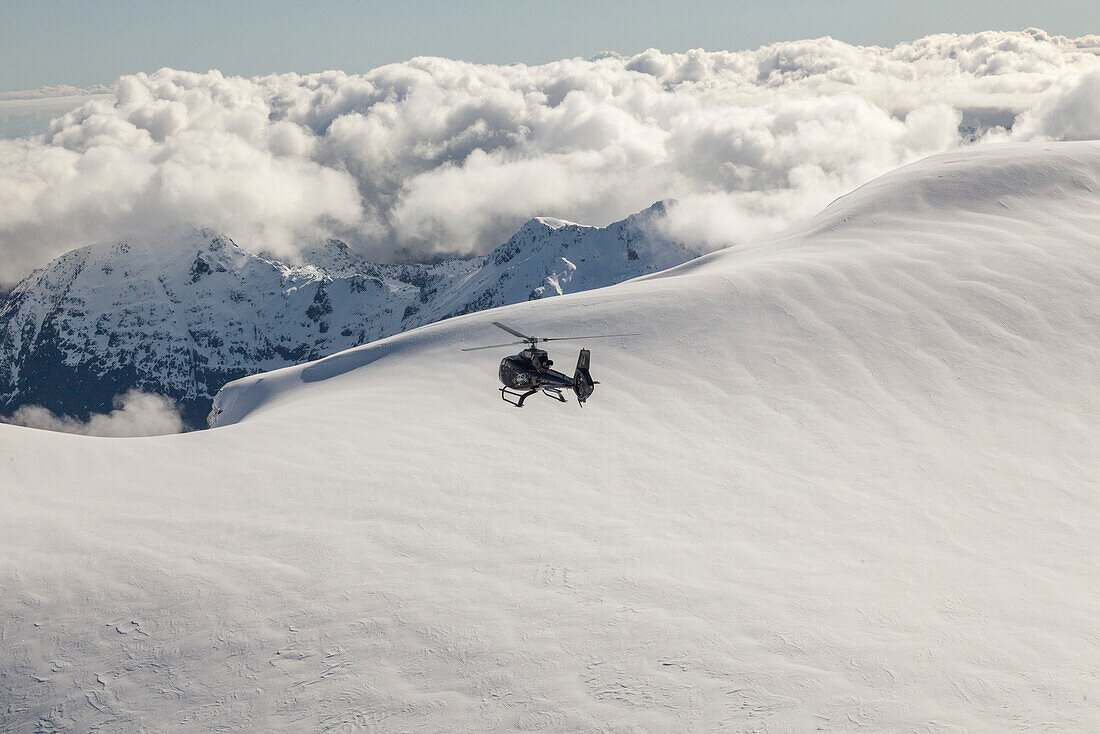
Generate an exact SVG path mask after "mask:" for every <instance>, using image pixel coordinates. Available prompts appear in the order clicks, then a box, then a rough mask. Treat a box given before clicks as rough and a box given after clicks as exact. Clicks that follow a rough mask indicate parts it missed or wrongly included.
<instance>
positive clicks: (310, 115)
mask: <svg viewBox="0 0 1100 734" xmlns="http://www.w3.org/2000/svg"><path fill="white" fill-rule="evenodd" d="M1097 47H1100V38H1097V37H1086V38H1078V39H1068V38H1064V37H1059V36H1050V35H1048V34H1046V33H1044V32H1042V31H1038V30H1034V29H1032V30H1028V31H1025V32H1013V33H1002V32H986V33H978V34H971V35H953V34H944V35H936V36H930V37H927V38H922V39H919V40H917V41H913V42H909V43H902V44H899V45H898V46H896V47H894V48H882V47H858V46H851V45H848V44H845V43H841V42H839V41H835V40H833V39H829V38H822V39H816V40H807V41H797V42H790V43H778V44H773V45H770V46H765V47H763V48H760V49H757V50H755V51H742V52H724V51H719V52H705V51H690V52H687V53H662V52H660V51H656V50H649V51H646V52H644V53H641V54H638V55H636V56H634V57H629V58H627V57H620V56H616V55H613V54H605V55H601V56H600V57H598V58H593V59H588V60H584V59H569V60H563V61H558V62H553V63H549V64H544V65H541V66H525V65H521V64H516V65H510V66H495V65H481V64H470V63H464V62H460V61H453V60H448V59H440V58H417V59H413V60H411V61H408V62H406V63H401V64H393V65H390V66H384V67H380V68H378V69H375V70H373V71H371V72H369V73H366V74H361V75H349V74H345V73H342V72H338V71H331V72H324V73H319V74H310V75H305V76H300V75H297V74H284V75H277V76H266V77H257V78H253V79H244V78H238V77H226V76H223V75H222V74H221V73H219V72H217V71H210V72H207V73H205V74H196V73H190V72H184V71H176V70H172V69H162V70H160V71H158V72H156V73H154V74H151V75H146V74H136V75H133V76H125V77H122V78H121V79H119V80H118V81H117V82H116V83H115V84H114V86H113V88H112V90H111V94H110V96H109V97H107V98H105V99H96V100H93V101H89V102H88V103H86V104H84V105H83V106H82V107H80V108H79V109H78V110H75V111H73V112H71V113H69V114H66V115H64V116H62V117H60V118H58V119H56V120H54V121H53V122H52V123H51V124H50V126H49V129H48V131H47V132H46V133H45V134H44V135H42V136H38V137H34V138H23V139H19V140H14V141H13V140H8V141H0V285H3V284H7V285H9V286H10V285H11V283H12V281H13V280H15V279H18V278H19V277H22V276H23V275H25V274H26V273H27V271H28V270H29V269H30V268H32V267H35V266H39V265H42V264H43V263H45V262H46V261H47V260H48V259H49V258H51V257H53V256H56V255H57V254H60V253H61V252H63V251H65V250H67V249H70V248H72V247H74V246H78V245H82V244H86V243H88V242H92V241H102V240H110V239H116V238H120V237H123V236H129V235H141V234H143V233H148V232H149V231H159V230H161V229H163V227H165V226H176V225H180V226H209V227H214V228H217V229H219V230H222V231H224V232H225V233H226V234H228V235H230V236H232V237H233V238H234V240H236V241H237V242H239V243H241V244H242V245H243V246H245V247H249V248H252V249H254V250H269V251H272V252H275V253H277V254H280V255H284V256H292V255H293V252H294V247H295V244H296V243H300V242H303V241H305V240H308V239H310V238H316V237H338V238H340V239H343V240H345V241H347V242H348V243H349V244H350V245H351V246H352V247H353V248H355V249H356V250H358V251H359V252H361V253H362V254H364V255H365V256H367V257H371V258H375V259H379V260H391V259H394V258H399V257H402V256H409V257H426V256H431V255H433V254H439V253H446V254H451V253H455V254H473V253H480V252H485V251H488V250H489V249H491V248H492V247H494V246H495V245H497V244H499V243H500V242H501V241H503V240H504V239H505V238H506V237H507V236H508V235H509V234H511V233H512V231H514V230H515V229H516V227H517V226H518V225H519V224H520V223H522V222H523V221H524V220H526V219H527V218H529V217H531V216H535V215H545V216H554V217H560V218H563V219H570V220H574V221H582V222H586V223H592V224H600V225H602V224H606V223H608V222H610V221H613V220H616V219H619V218H621V217H623V216H626V215H628V214H630V213H632V212H635V211H638V210H640V209H642V208H644V207H646V206H648V205H649V204H651V203H652V202H653V201H655V200H658V199H664V198H674V199H676V200H677V201H678V202H679V204H678V206H677V207H675V208H674V210H673V216H672V218H671V219H670V220H669V221H670V225H669V226H670V228H671V229H670V233H671V234H673V235H675V236H677V237H681V238H684V239H691V240H694V241H697V242H705V243H708V244H710V245H711V246H714V247H718V246H722V245H728V244H735V243H737V242H742V241H745V240H747V239H750V238H752V237H756V236H759V235H761V234H764V233H767V232H771V231H775V230H777V229H779V228H782V227H784V226H786V225H788V224H790V223H791V222H792V221H794V220H796V219H798V218H801V217H804V216H807V215H809V214H812V213H813V212H814V211H816V210H818V209H820V208H821V207H822V206H823V205H824V204H826V203H828V202H829V201H830V200H831V199H833V198H835V197H836V196H838V195H840V194H842V193H844V192H846V191H849V190H851V189H852V188H854V187H855V186H857V185H859V184H861V183H863V182H865V181H867V180H868V179H870V178H872V177H874V176H877V175H879V174H881V173H883V172H885V171H887V170H890V169H892V168H895V167H897V166H899V165H902V164H904V163H907V162H910V161H912V160H915V159H918V158H921V157H924V156H926V155H929V154H932V153H935V152H939V151H942V150H946V149H950V148H952V147H955V146H958V145H961V144H968V143H973V142H981V141H985V140H995V139H996V140H1000V139H1006V138H1020V139H1034V138H1050V139H1060V138H1080V137H1095V136H1096V135H1097V134H1098V132H1097V127H1096V126H1097V122H1096V120H1097V119H1098V116H1097V115H1096V105H1097V101H1096V100H1097V99H1098V95H1097V94H1096V91H1097V87H1098V86H1100V76H1098V75H1100V57H1098V56H1097V55H1096V54H1095V52H1094V50H1095V49H1096V48H1097Z"/></svg>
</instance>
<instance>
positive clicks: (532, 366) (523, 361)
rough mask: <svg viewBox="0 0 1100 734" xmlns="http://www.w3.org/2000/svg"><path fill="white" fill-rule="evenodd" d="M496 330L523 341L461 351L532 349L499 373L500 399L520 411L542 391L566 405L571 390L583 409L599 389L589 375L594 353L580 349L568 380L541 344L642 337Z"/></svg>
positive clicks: (508, 361)
mask: <svg viewBox="0 0 1100 734" xmlns="http://www.w3.org/2000/svg"><path fill="white" fill-rule="evenodd" d="M493 326H495V327H497V328H498V329H503V330H504V331H507V332H508V333H509V334H511V335H512V336H518V337H519V338H520V341H516V342H507V343H505V344H490V345H488V346H484V347H468V348H466V349H463V350H462V351H464V352H476V351H478V350H480V349H499V348H501V347H510V346H512V345H515V344H527V345H529V346H528V347H527V348H526V349H524V350H523V351H521V352H520V353H519V354H513V355H512V356H511V357H505V358H504V359H502V360H500V372H499V373H498V374H499V375H500V381H501V382H502V383H504V387H502V388H500V397H501V399H502V400H503V401H504V402H506V403H509V404H511V405H514V406H516V407H517V408H522V407H523V401H524V400H526V399H527V398H529V397H531V396H532V395H534V394H535V393H537V392H538V391H539V390H542V392H543V394H544V395H547V396H549V397H552V398H555V399H557V400H558V401H560V402H562V403H564V402H566V399H565V396H564V395H563V394H562V391H563V390H572V391H573V393H574V394H575V395H576V396H577V404H578V405H580V406H581V407H582V408H583V407H584V401H586V400H588V398H590V397H591V396H592V391H593V390H595V389H596V385H598V384H599V383H598V382H596V381H594V380H593V379H592V375H591V374H589V372H588V367H589V365H590V364H591V361H592V353H591V352H589V351H588V350H587V349H583V348H582V349H581V353H580V356H579V357H578V358H577V369H576V371H575V372H574V373H573V376H572V377H569V375H566V374H564V373H562V372H558V371H557V370H554V369H551V367H552V366H553V365H554V361H553V360H552V359H550V355H549V354H547V353H546V350H544V349H539V348H538V344H539V342H556V341H566V340H568V339H607V338H610V337H616V336H640V334H600V335H598V336H559V337H542V336H527V335H526V334H524V333H523V332H521V331H517V330H516V329H513V328H512V327H510V326H505V325H504V324H502V323H500V322H499V321H494V322H493ZM509 398H512V399H509ZM516 398H518V400H515V399H516Z"/></svg>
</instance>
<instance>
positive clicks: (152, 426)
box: [0, 390, 184, 436]
mask: <svg viewBox="0 0 1100 734" xmlns="http://www.w3.org/2000/svg"><path fill="white" fill-rule="evenodd" d="M0 421H2V422H4V423H10V424H13V425H17V426H26V427H28V428H40V429H43V430H46V431H60V432H62V433H78V434H81V435H85V436H160V435H164V434H168V433H180V432H181V431H183V427H184V426H183V420H182V419H181V418H180V414H179V410H177V408H176V406H175V404H173V403H172V401H171V400H169V399H168V398H165V397H162V396H160V395H153V394H152V393H146V392H141V391H140V390H131V391H129V392H127V393H126V394H124V395H120V396H119V397H117V398H115V409H114V410H112V411H111V412H110V413H96V414H93V415H92V416H90V417H89V418H88V420H87V421H81V420H77V419H76V418H72V417H70V416H67V415H56V414H54V413H53V412H51V411H50V410H47V409H46V408H44V407H42V406H41V405H24V406H22V407H21V408H19V409H17V410H16V411H15V412H14V413H12V414H11V415H10V416H8V417H6V418H2V419H0Z"/></svg>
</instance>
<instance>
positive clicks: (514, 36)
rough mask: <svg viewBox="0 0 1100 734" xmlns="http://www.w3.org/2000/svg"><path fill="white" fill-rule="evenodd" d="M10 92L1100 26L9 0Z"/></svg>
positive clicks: (1027, 14) (825, 11) (973, 6)
mask: <svg viewBox="0 0 1100 734" xmlns="http://www.w3.org/2000/svg"><path fill="white" fill-rule="evenodd" d="M0 19H2V21H0V91H5V90H16V89H29V88H34V87H38V86H41V85H43V84H50V85H53V84H61V83H66V84H73V85H77V86H87V85H91V84H95V83H110V82H111V81H112V80H114V79H115V78H116V77H118V76H119V75H120V74H124V73H130V72H135V71H154V70H156V69H158V68H160V67H162V66H172V67H176V68H181V69H189V70H196V71H205V70H207V69H211V68H217V69H220V70H222V71H223V72H226V73H229V74H243V75H254V74H263V73H268V72H284V71H298V72H309V71H320V70H324V69H333V68H339V69H343V70H345V71H349V72H360V71H366V70H368V69H371V68H373V67H376V66H379V65H382V64H386V63H390V62H394V61H401V60H404V59H408V58H410V57H413V56H417V55H433V56H447V57H451V58H460V59H465V60H469V61H480V62H495V63H509V62H512V61H522V62H526V63H539V62H544V61H549V60H552V59H557V58H565V57H571V56H590V55H592V54H594V53H597V52H599V51H603V50H613V51H617V52H619V53H624V54H632V53H636V52H638V51H642V50H644V49H646V48H649V47H657V48H660V49H663V50H666V51H677V50H684V49H688V48H698V47H702V48H706V49H710V50H717V49H744V48H754V47H756V46H760V45H762V44H765V43H769V42H772V41H778V40H792V39H798V38H809V37H817V36H822V35H831V36H833V37H835V38H839V39H841V40H844V41H847V42H849V43H858V44H883V45H893V44H895V43H897V42H898V41H901V40H905V39H911V38H917V37H920V36H923V35H927V34H929V33H935V32H940V31H954V32H967V31H976V30H984V29H999V30H1019V29H1023V28H1026V27H1028V26H1035V27H1039V28H1043V29H1045V30H1047V31H1049V32H1051V33H1058V34H1063V35H1070V36H1079V35H1084V34H1088V33H1100V3H1097V2H1096V1H1095V0H1060V1H1057V2H1037V1H1036V0H1029V1H1028V2H1024V1H1022V0H997V1H994V2H989V1H985V0H983V1H981V2H973V1H970V0H967V1H963V0H923V1H922V2H882V1H881V0H878V1H872V0H837V1H835V2H824V1H822V0H769V1H768V2H750V1H746V0H740V1H738V0H733V1H730V2H719V1H718V0H698V1H696V2H672V1H671V0H666V2H661V3H657V2H646V1H643V0H606V1H604V2H578V1H576V0H562V1H559V2H552V1H547V2H532V1H529V0H512V1H511V2H504V1H502V0H483V1H481V2H469V1H463V2H460V1H454V0H453V1H451V2H442V1H440V0H408V1H407V2H377V1H372V0H336V1H334V2H325V3H309V2H300V1H297V0H268V1H265V2H260V1H258V0H232V1H230V2H216V3H215V2H199V1H192V2H188V1H182V2H181V1H178V0H177V1H176V2H166V1H165V0H150V1H148V2H142V3H138V2H125V1H122V0H102V1H100V2H59V1H58V0H35V1H34V2H29V1H27V0H23V1H22V2H13V1H12V0H0Z"/></svg>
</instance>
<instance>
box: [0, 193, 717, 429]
mask: <svg viewBox="0 0 1100 734" xmlns="http://www.w3.org/2000/svg"><path fill="white" fill-rule="evenodd" d="M664 213H665V209H664V206H663V205H662V204H660V203H658V204H656V205H654V206H653V207H651V208H650V209H647V210H646V211H644V212H641V213H640V214H636V215H633V216H631V217H628V218H627V219H625V220H623V221H621V222H616V223H614V224H612V225H609V226H608V227H605V228H598V227H587V226H582V225H577V224H571V223H568V222H562V221H560V220H552V219H532V220H531V221H530V222H528V223H527V224H525V225H524V226H523V227H522V228H521V229H520V230H519V231H518V232H517V233H516V234H515V235H514V236H513V237H512V238H511V239H509V240H508V241H507V242H506V243H504V244H503V245H501V246H500V247H498V248H497V249H496V250H495V251H493V252H492V253H490V254H489V255H488V256H486V257H483V258H477V259H470V260H447V261H444V262H440V263H436V264H432V265H377V264H373V263H367V262H364V261H362V260H360V259H358V258H357V257H356V256H355V255H353V254H352V253H351V252H350V251H349V250H348V248H347V247H346V246H345V245H344V244H343V243H340V242H335V241H329V242H325V243H322V244H320V245H316V246H313V247H310V248H307V250H306V252H305V253H304V258H305V262H306V264H305V265H289V264H287V263H284V262H280V261H279V260H276V259H274V258H271V257H264V256H260V255H255V254H251V253H249V252H246V251H244V250H242V249H241V248H239V247H238V246H237V245H236V244H234V243H233V241H232V240H230V239H229V238H228V237H225V236H223V235H220V234H218V233H216V232H213V231H208V230H205V231H193V232H189V233H187V234H186V235H184V236H180V237H165V238H160V239H158V240H157V241H155V242H150V241H144V242H143V241H129V242H121V243H115V244H105V245H94V246H91V247H85V248H82V249H79V250H75V251H73V252H70V253H68V254H66V255H64V256H62V257H60V258H58V259H57V260H55V261H54V262H52V263H50V264H49V265H48V266H47V267H45V268H43V269H41V270H38V271H36V272H35V273H33V274H32V275H30V276H29V277H28V278H26V279H25V280H24V281H23V282H22V283H20V284H19V285H18V286H17V287H16V288H15V289H14V290H13V292H12V293H11V294H10V296H9V297H8V298H7V299H6V301H5V302H4V303H3V304H2V305H0V414H4V413H6V412H10V411H11V410H13V409H15V408H17V407H18V406H20V405H26V404H38V405H43V406H45V407H47V408H49V409H50V410H52V411H54V412H56V413H62V414H67V415H74V416H77V417H81V418H85V417H87V415H88V414H89V413H101V412H106V411H107V410H109V409H110V407H111V404H112V400H113V399H114V398H115V397H116V396H117V395H120V394H122V393H124V392H126V391H128V390H130V389H134V388H140V389H143V390H146V391H149V392H154V393H158V394H162V395H167V396H169V397H171V398H172V399H174V400H175V401H177V402H178V403H179V405H180V406H181V407H182V408H183V410H184V414H185V417H186V419H187V421H188V423H189V424H191V425H192V426H200V425H205V418H206V415H207V413H208V412H209V410H210V401H211V399H212V397H213V395H214V394H215V393H216V392H217V391H218V389H219V388H220V387H221V386H222V385H224V384H225V383H226V382H228V381H230V380H233V379H237V378H239V377H243V376H245V375H249V374H253V373H256V372H263V371H269V370H273V369H277V368H279V367H283V366H286V365H290V364H296V363H299V362H304V361H307V360H312V359H317V358H319V357H323V356H325V355H328V354H332V353H334V352H338V351H340V350H342V349H347V348H349V347H353V346H356V345H358V344H364V343H366V342H369V341H373V340H376V339H380V338H382V337H385V336H390V335H392V334H396V333H398V332H401V331H405V330H407V329H410V328H413V327H416V326H420V325H423V324H427V323H431V322H434V321H438V320H440V319H444V318H448V317H451V316H455V315H460V314H465V313H470V312H473V311H480V310H483V309H486V308H493V307H495V306H502V305H505V304H509V303H516V302H518V301H526V300H533V299H539V298H545V297H547V296H555V295H560V294H562V293H570V292H576V291H579V290H585V289H590V288H599V287H603V286H607V285H611V284H613V283H618V282H620V281H623V280H627V279H629V278H633V277H636V276H640V275H645V274H647V273H653V272H656V271H659V270H664V269H666V268H669V267H672V266H674V265H678V264H680V263H682V262H684V261H686V260H689V259H691V258H692V257H695V256H697V255H699V254H701V253H700V252H698V251H693V250H691V249H689V248H686V247H684V246H682V245H680V244H678V243H675V242H670V241H668V240H667V238H662V237H660V236H659V235H657V234H656V232H655V229H654V227H653V225H654V224H655V220H656V219H657V218H659V217H661V216H663V215H664Z"/></svg>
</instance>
